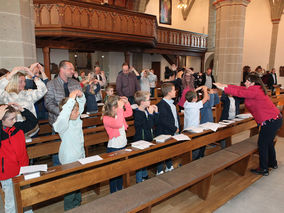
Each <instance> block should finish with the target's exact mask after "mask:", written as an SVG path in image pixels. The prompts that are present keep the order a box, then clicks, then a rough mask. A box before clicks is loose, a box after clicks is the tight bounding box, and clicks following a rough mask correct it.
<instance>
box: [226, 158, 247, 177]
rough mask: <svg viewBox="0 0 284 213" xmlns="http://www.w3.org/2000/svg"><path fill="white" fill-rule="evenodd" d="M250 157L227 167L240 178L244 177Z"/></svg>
mask: <svg viewBox="0 0 284 213" xmlns="http://www.w3.org/2000/svg"><path fill="white" fill-rule="evenodd" d="M250 158H251V155H248V156H247V157H245V158H244V159H242V160H240V161H238V162H237V163H235V164H233V165H232V166H230V167H228V169H230V170H232V171H234V172H236V173H237V174H239V175H240V176H244V175H245V174H246V171H247V169H248V164H249V161H250Z"/></svg>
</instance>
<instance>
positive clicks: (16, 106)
mask: <svg viewBox="0 0 284 213" xmlns="http://www.w3.org/2000/svg"><path fill="white" fill-rule="evenodd" d="M8 105H10V106H12V107H14V109H15V110H18V111H21V112H23V111H24V108H23V107H22V106H21V105H19V104H17V103H14V102H11V103H8Z"/></svg>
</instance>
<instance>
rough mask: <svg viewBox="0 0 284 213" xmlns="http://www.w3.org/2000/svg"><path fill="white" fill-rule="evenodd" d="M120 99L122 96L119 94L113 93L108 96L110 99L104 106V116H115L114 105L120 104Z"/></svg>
mask: <svg viewBox="0 0 284 213" xmlns="http://www.w3.org/2000/svg"><path fill="white" fill-rule="evenodd" d="M119 99H120V98H119V96H118V95H111V96H109V97H108V99H107V100H106V102H105V105H104V106H103V110H102V117H103V116H110V117H114V116H115V114H114V113H113V107H117V106H118V104H117V102H118V101H119Z"/></svg>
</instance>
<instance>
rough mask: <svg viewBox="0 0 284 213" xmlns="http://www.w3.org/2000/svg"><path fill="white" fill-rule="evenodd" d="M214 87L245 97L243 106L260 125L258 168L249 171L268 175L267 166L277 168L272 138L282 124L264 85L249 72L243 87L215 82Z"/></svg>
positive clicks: (229, 93) (256, 76)
mask: <svg viewBox="0 0 284 213" xmlns="http://www.w3.org/2000/svg"><path fill="white" fill-rule="evenodd" d="M215 85H216V87H218V88H219V89H222V90H224V92H225V93H226V94H228V95H233V96H237V97H240V98H244V99H245V106H246V108H247V109H248V110H249V111H250V113H251V114H252V115H253V117H254V119H255V121H256V122H257V124H258V125H259V126H261V129H260V132H259V137H258V150H259V168H257V169H251V172H253V173H256V174H261V175H265V176H267V175H269V170H268V169H269V168H273V169H277V168H278V166H277V161H276V154H275V149H274V144H273V140H274V137H275V135H276V132H277V130H278V129H279V128H280V127H281V125H282V116H281V114H280V112H279V110H278V108H277V107H276V106H274V104H273V103H272V101H271V100H270V98H269V96H268V95H267V92H266V89H265V86H264V84H263V82H262V80H261V78H260V77H259V76H258V75H257V74H253V73H251V74H249V75H248V76H247V80H246V82H245V87H242V86H234V85H227V84H221V83H215Z"/></svg>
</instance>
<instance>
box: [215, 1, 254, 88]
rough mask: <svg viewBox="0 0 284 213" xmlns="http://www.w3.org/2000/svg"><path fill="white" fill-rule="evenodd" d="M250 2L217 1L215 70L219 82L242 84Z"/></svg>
mask: <svg viewBox="0 0 284 213" xmlns="http://www.w3.org/2000/svg"><path fill="white" fill-rule="evenodd" d="M249 3H250V0H217V1H216V2H215V3H214V5H215V7H216V40H215V57H214V70H215V72H216V73H217V81H219V82H222V83H232V84H240V82H241V79H242V60H243V41H244V29H245V16H246V7H247V5H248V4H249Z"/></svg>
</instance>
